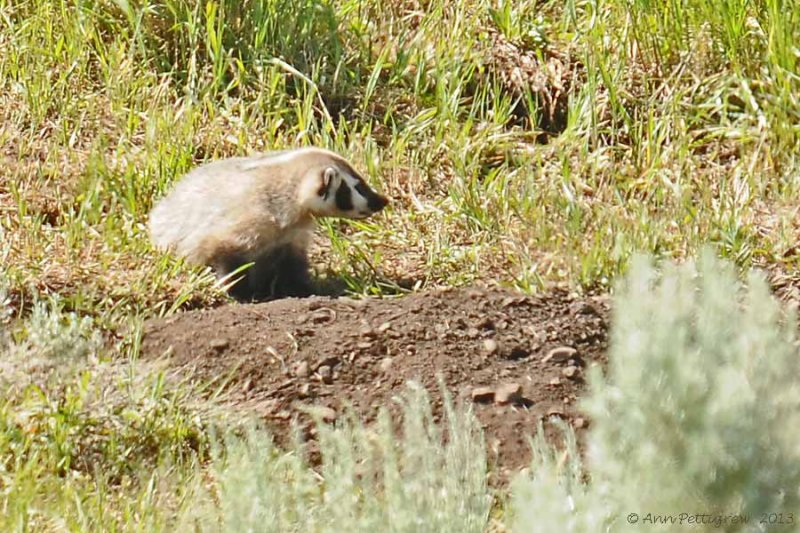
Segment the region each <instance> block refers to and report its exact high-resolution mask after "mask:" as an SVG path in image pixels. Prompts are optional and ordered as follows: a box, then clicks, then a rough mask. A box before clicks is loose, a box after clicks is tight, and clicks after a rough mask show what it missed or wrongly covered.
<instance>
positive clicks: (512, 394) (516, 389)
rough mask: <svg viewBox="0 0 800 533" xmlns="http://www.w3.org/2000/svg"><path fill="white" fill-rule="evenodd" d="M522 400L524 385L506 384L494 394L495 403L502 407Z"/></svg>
mask: <svg viewBox="0 0 800 533" xmlns="http://www.w3.org/2000/svg"><path fill="white" fill-rule="evenodd" d="M521 398H522V385H520V384H519V383H506V384H505V385H500V386H499V387H498V388H497V390H496V391H495V393H494V401H495V402H496V403H499V404H500V405H505V404H508V403H512V402H516V401H519V400H520V399H521Z"/></svg>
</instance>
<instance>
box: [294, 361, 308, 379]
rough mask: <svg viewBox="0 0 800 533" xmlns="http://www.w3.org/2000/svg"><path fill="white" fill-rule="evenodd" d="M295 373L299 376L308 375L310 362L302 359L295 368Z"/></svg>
mask: <svg viewBox="0 0 800 533" xmlns="http://www.w3.org/2000/svg"><path fill="white" fill-rule="evenodd" d="M294 375H295V376H297V377H298V378H305V377H308V362H307V361H300V362H299V363H297V365H296V366H295V368H294Z"/></svg>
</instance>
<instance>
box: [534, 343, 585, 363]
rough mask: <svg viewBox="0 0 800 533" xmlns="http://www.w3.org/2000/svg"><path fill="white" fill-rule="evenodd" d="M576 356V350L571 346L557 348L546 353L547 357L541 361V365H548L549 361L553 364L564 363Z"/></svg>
mask: <svg viewBox="0 0 800 533" xmlns="http://www.w3.org/2000/svg"><path fill="white" fill-rule="evenodd" d="M577 354H578V350H576V349H575V348H573V347H571V346H559V347H557V348H553V349H552V350H550V351H549V352H547V355H545V356H544V358H543V359H542V363H549V362H550V361H552V362H554V363H565V362H567V361H568V360H569V359H570V358H573V357H575V356H576V355H577Z"/></svg>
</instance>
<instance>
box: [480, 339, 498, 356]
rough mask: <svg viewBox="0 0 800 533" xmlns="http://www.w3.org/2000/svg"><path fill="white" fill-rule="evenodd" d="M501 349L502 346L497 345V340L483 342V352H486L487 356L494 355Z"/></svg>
mask: <svg viewBox="0 0 800 533" xmlns="http://www.w3.org/2000/svg"><path fill="white" fill-rule="evenodd" d="M499 349H500V346H499V345H498V344H497V341H496V340H494V339H486V340H485V341H483V351H484V352H486V354H487V355H494V354H495V353H497V350H499Z"/></svg>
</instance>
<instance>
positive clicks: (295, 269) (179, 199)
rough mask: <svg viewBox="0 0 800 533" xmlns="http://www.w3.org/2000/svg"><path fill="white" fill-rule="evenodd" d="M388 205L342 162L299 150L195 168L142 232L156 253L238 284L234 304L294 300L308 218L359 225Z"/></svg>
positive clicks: (304, 268) (308, 285)
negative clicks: (351, 221) (162, 252)
mask: <svg viewBox="0 0 800 533" xmlns="http://www.w3.org/2000/svg"><path fill="white" fill-rule="evenodd" d="M388 203H389V200H388V199H387V198H386V197H385V196H384V195H382V194H379V193H378V192H376V191H375V190H373V189H372V188H370V187H369V185H367V183H366V181H365V180H364V178H363V177H362V176H361V174H359V173H358V172H357V171H356V170H355V169H354V168H353V166H352V165H351V164H350V163H349V162H348V161H347V160H346V159H344V158H343V157H342V156H340V155H338V154H336V153H334V152H331V151H328V150H324V149H321V148H313V147H312V148H300V149H293V150H283V151H276V152H268V153H265V154H259V155H255V156H250V157H232V158H227V159H221V160H217V161H214V162H211V163H207V164H204V165H201V166H198V167H196V168H195V169H193V170H191V171H190V172H188V173H187V174H186V175H185V176H183V177H182V178H181V179H180V180H179V181H178V183H177V184H176V185H175V186H174V188H173V189H172V191H171V192H169V194H167V196H165V197H164V198H163V199H162V200H160V201H159V202H158V203H157V204H156V205H155V207H154V208H153V210H152V211H151V212H150V217H149V222H148V226H149V231H150V237H151V240H152V241H153V244H154V245H155V247H156V248H158V249H161V250H165V251H169V252H172V253H175V254H177V255H179V256H181V257H183V258H185V259H186V260H187V261H188V262H189V263H190V264H194V265H199V266H209V267H211V268H212V270H213V271H214V272H215V274H216V275H217V277H218V278H219V279H225V278H228V277H229V276H230V277H232V278H233V279H235V280H236V279H238V281H236V282H235V283H234V284H233V285H232V286H231V287H230V289H229V293H230V294H231V296H233V297H234V298H236V299H239V300H254V299H266V298H270V297H289V296H296V297H301V296H308V295H310V294H312V293H313V284H312V281H311V276H310V274H309V262H308V258H307V248H308V244H309V242H310V238H311V234H312V231H313V228H314V222H313V221H314V218H316V217H341V218H350V219H363V218H367V217H369V216H371V215H373V214H375V213H377V212H379V211H381V210H382V209H383V208H384V207H386V205H387V204H388ZM248 264H252V265H251V266H250V268H248V269H245V270H243V272H241V273H239V272H236V271H237V270H239V269H240V268H241V267H243V266H245V265H248ZM234 272H236V274H235V275H233V276H231V275H232V274H234ZM240 274H241V277H238V276H240Z"/></svg>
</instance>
